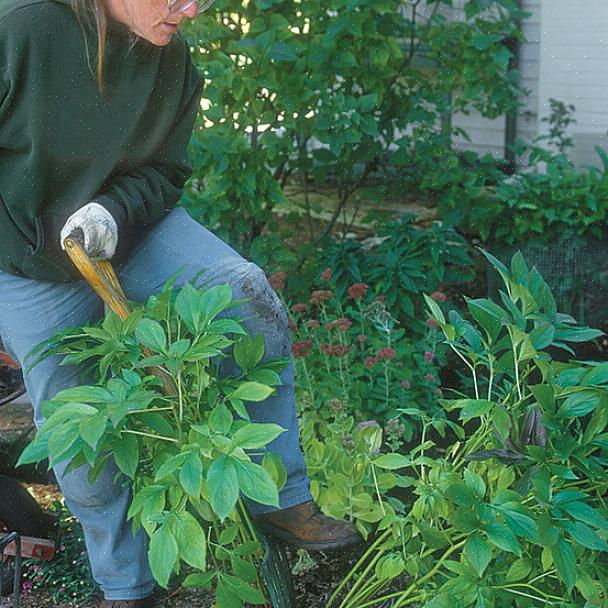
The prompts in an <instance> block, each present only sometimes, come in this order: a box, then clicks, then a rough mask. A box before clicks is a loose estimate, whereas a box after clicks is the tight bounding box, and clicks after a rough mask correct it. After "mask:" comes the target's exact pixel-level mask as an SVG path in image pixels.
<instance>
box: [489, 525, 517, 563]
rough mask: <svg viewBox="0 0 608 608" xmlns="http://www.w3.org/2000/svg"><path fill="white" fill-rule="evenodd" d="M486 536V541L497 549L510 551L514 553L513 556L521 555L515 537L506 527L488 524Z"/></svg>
mask: <svg viewBox="0 0 608 608" xmlns="http://www.w3.org/2000/svg"><path fill="white" fill-rule="evenodd" d="M486 534H487V535H488V540H489V541H490V542H491V543H492V544H493V545H496V546H497V547H498V548H499V549H502V550H503V551H510V552H511V553H515V555H521V546H520V544H519V542H518V540H517V537H516V536H515V534H513V532H511V530H510V529H509V528H508V527H507V526H506V525H504V524H499V523H489V524H488V525H487V526H486Z"/></svg>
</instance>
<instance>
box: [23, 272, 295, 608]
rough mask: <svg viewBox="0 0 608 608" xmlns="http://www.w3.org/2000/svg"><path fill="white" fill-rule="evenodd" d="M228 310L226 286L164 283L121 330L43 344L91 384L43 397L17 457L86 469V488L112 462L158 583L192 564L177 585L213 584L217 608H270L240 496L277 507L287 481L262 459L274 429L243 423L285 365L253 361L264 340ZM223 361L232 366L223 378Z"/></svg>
mask: <svg viewBox="0 0 608 608" xmlns="http://www.w3.org/2000/svg"><path fill="white" fill-rule="evenodd" d="M237 305H238V302H233V301H232V294H231V290H230V287H229V286H227V285H221V286H217V287H213V288H211V289H209V290H206V291H205V290H202V289H196V288H195V287H193V286H192V285H190V284H186V285H185V286H184V287H182V288H181V289H179V290H174V289H171V287H170V285H168V286H166V287H165V289H164V290H163V291H162V293H161V294H160V295H158V296H153V297H151V298H150V299H149V300H148V302H147V304H146V306H143V307H140V308H137V309H136V310H135V311H134V312H133V313H132V314H131V315H129V317H128V318H127V319H125V320H124V321H121V320H120V319H119V318H118V317H117V316H116V315H115V314H114V313H110V314H108V315H107V316H106V318H105V320H104V321H103V322H102V324H101V325H98V326H91V327H88V326H87V327H78V328H74V329H70V330H67V331H64V332H62V333H61V334H58V335H57V336H55V337H54V338H52V339H51V340H50V341H49V342H47V343H46V344H45V345H43V346H42V347H41V349H42V350H43V353H42V356H48V355H51V354H55V355H63V363H65V364H74V363H78V364H84V363H87V362H88V363H89V364H91V365H92V366H93V367H94V368H95V370H96V373H97V377H98V378H99V382H98V383H97V384H96V385H84V386H79V387H76V388H70V389H67V390H63V391H61V392H59V393H58V394H57V395H55V397H54V398H53V399H52V400H50V401H46V402H45V403H44V404H43V406H42V408H43V413H44V416H45V423H44V424H43V426H42V427H41V429H40V430H39V432H38V434H37V435H36V438H35V440H34V442H33V443H32V444H30V446H28V448H26V450H25V451H24V453H23V454H22V455H21V458H20V463H27V462H33V461H39V460H41V459H43V458H45V457H48V458H49V462H50V465H51V466H53V465H55V464H58V463H60V462H63V461H70V464H69V466H68V469H70V470H71V469H74V468H76V467H79V466H81V465H88V466H89V467H90V473H89V478H90V480H91V481H92V480H94V479H95V478H96V477H97V476H98V475H99V473H100V472H101V471H102V469H103V467H104V466H105V465H106V463H107V462H108V461H109V460H110V458H113V459H114V461H115V463H116V465H117V466H118V468H119V470H120V472H121V474H122V478H123V480H125V481H126V482H128V483H130V484H131V485H132V488H133V499H132V504H131V507H130V509H129V517H130V518H131V519H132V520H133V529H134V530H137V529H139V528H141V527H143V528H144V529H145V531H146V533H147V534H148V536H149V537H150V543H149V552H148V559H149V563H150V567H151V569H152V573H153V575H154V577H155V579H156V580H157V582H158V583H159V584H160V585H161V586H162V587H167V585H168V583H169V579H170V577H171V575H172V574H174V573H176V574H181V573H183V572H184V570H185V569H192V568H193V569H194V570H195V572H194V573H192V574H189V575H188V576H187V577H186V579H185V581H184V584H185V585H186V586H198V587H211V586H212V585H213V586H214V588H215V594H216V601H217V605H218V606H221V607H222V608H224V607H226V608H233V607H238V606H241V605H242V604H243V603H249V604H255V605H258V604H265V603H266V599H265V592H264V585H263V583H262V582H261V581H260V578H259V575H258V570H257V567H256V564H257V560H258V558H259V556H260V545H259V543H258V542H257V540H256V534H255V531H254V529H253V528H252V524H251V522H250V520H249V518H248V515H247V510H246V508H245V507H244V505H243V502H242V499H241V495H244V496H245V497H247V498H249V499H251V500H253V501H255V502H258V503H261V504H265V505H272V506H275V507H278V487H279V486H280V485H281V484H282V483H284V481H285V473H284V469H283V468H282V464H281V462H280V459H279V458H278V457H277V456H274V455H272V454H271V453H269V452H267V450H266V448H267V446H268V444H269V443H270V442H271V441H272V440H274V439H275V438H276V437H277V436H278V435H279V434H280V433H282V432H283V429H282V428H281V427H279V426H278V425H275V424H256V423H252V422H251V421H250V418H249V415H248V413H247V409H246V407H245V404H246V403H247V402H258V401H262V400H264V399H266V398H267V397H268V396H269V395H270V394H271V393H272V392H273V390H274V389H273V387H275V386H278V385H280V384H281V380H280V377H279V375H278V373H277V372H278V371H279V370H280V369H282V367H283V366H284V365H285V361H284V360H278V359H277V360H271V361H263V356H264V340H263V336H261V335H259V336H256V337H253V338H251V337H249V336H248V335H247V332H246V331H245V330H244V328H243V326H242V324H241V323H240V322H239V321H238V320H237V319H235V318H229V317H228V316H227V314H226V313H227V312H228V311H229V310H230V309H231V308H233V307H235V306H237ZM228 363H230V364H231V366H232V368H234V369H235V370H236V371H234V372H233V373H232V374H229V373H220V367H221V366H222V365H226V364H228ZM159 376H160V377H159ZM167 387H169V391H168V390H167ZM256 455H257V458H256V460H257V462H254V460H253V459H252V457H254V456H256ZM262 455H263V460H262V463H261V464H258V462H259V460H260V459H261V458H262ZM273 475H274V477H273Z"/></svg>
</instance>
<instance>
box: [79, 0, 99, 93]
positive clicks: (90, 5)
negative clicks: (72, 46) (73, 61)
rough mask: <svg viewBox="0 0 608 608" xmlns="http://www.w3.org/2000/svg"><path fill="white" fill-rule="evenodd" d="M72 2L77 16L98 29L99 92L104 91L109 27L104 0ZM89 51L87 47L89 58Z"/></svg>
mask: <svg viewBox="0 0 608 608" xmlns="http://www.w3.org/2000/svg"><path fill="white" fill-rule="evenodd" d="M70 4H71V6H72V10H73V11H74V13H75V14H76V17H77V18H78V20H79V21H80V23H81V24H82V25H83V26H85V27H89V28H93V25H94V26H95V29H96V30H97V69H96V73H97V84H98V85H99V92H100V93H103V56H104V52H105V48H106V36H107V27H108V19H107V17H106V12H105V9H104V7H103V2H102V0H70ZM85 44H86V34H85ZM88 53H89V51H88V47H87V60H88ZM89 66H90V63H89Z"/></svg>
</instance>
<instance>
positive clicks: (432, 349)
mask: <svg viewBox="0 0 608 608" xmlns="http://www.w3.org/2000/svg"><path fill="white" fill-rule="evenodd" d="M276 277H277V275H273V276H272V277H270V280H271V283H272V282H274V283H275V286H277V285H276ZM324 278H325V287H326V288H325V289H315V290H313V291H312V293H311V294H310V296H309V298H308V299H307V302H297V303H295V304H292V305H291V307H290V310H291V315H292V317H291V318H292V329H293V339H294V342H293V346H292V350H293V355H294V357H295V366H296V383H297V389H298V399H299V402H300V407H301V409H303V411H309V410H310V411H315V412H316V413H317V415H318V416H319V418H320V420H321V421H328V420H331V419H333V418H334V416H335V415H336V414H337V413H338V412H342V413H344V414H345V415H347V416H354V417H355V420H356V422H363V421H366V420H374V421H376V422H378V423H381V424H384V423H385V422H386V421H388V420H390V419H391V418H395V417H396V411H397V409H398V408H399V407H401V408H406V407H414V406H416V407H420V408H422V409H426V408H427V407H429V406H428V405H427V404H432V403H433V402H434V398H436V397H437V393H438V392H440V389H439V374H438V369H439V365H440V364H441V363H442V362H443V361H444V356H443V352H442V350H441V349H438V348H437V347H438V344H437V342H438V340H437V338H438V334H437V332H436V331H435V330H434V329H433V328H432V327H428V326H426V332H425V334H424V335H423V336H422V337H420V338H419V339H417V340H415V341H413V340H410V339H408V338H406V336H405V335H406V331H405V329H403V328H402V327H399V323H398V322H397V320H396V319H395V318H394V317H393V316H392V315H391V313H390V312H389V309H388V307H387V306H386V302H385V301H384V299H383V297H382V296H380V297H375V296H374V295H373V294H371V290H370V289H369V288H368V286H367V285H366V284H364V283H354V284H352V285H351V286H350V287H349V288H348V291H347V295H346V297H345V298H344V300H340V299H339V298H338V296H337V295H336V294H335V293H334V291H332V289H329V288H330V287H333V279H332V276H329V271H328V272H327V273H325V274H324ZM277 287H280V286H277ZM437 297H442V298H443V297H445V296H444V294H442V293H440V292H438V293H437ZM415 424H416V423H415V421H413V422H412V423H411V424H408V425H407V427H406V428H405V430H404V437H405V438H406V439H408V440H409V439H411V438H412V437H413V434H414V430H415Z"/></svg>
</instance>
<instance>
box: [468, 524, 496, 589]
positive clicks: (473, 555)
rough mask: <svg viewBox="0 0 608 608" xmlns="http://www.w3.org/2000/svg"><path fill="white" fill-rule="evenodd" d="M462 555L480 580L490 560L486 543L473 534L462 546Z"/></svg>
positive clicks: (490, 551)
mask: <svg viewBox="0 0 608 608" xmlns="http://www.w3.org/2000/svg"><path fill="white" fill-rule="evenodd" d="M464 555H465V557H466V558H467V560H468V561H469V563H470V564H471V566H473V568H475V572H477V575H478V576H479V577H480V578H481V577H482V576H483V573H484V572H485V569H486V568H487V567H488V564H489V563H490V560H491V559H492V550H491V549H490V546H489V545H488V543H487V542H486V541H485V540H484V539H483V538H482V537H481V536H480V535H479V534H473V536H471V537H470V538H469V539H468V540H467V542H466V543H465V545H464Z"/></svg>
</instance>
